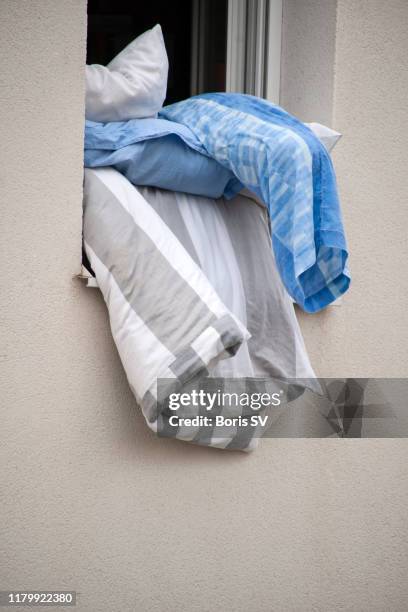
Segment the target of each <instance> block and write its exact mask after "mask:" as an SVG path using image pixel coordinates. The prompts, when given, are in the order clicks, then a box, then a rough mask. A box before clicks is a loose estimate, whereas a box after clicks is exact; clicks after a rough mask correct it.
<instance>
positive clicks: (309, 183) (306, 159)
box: [160, 93, 350, 312]
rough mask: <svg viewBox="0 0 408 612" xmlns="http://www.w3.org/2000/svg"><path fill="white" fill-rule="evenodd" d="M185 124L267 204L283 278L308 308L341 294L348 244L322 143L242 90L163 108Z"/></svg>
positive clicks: (164, 113) (299, 124)
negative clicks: (238, 92) (241, 91)
mask: <svg viewBox="0 0 408 612" xmlns="http://www.w3.org/2000/svg"><path fill="white" fill-rule="evenodd" d="M160 116H161V117H163V118H165V119H169V120H171V121H175V122H177V123H181V124H182V125H184V126H185V127H188V128H190V129H191V131H192V132H193V133H194V135H195V136H196V137H197V138H198V140H199V142H200V143H201V144H202V145H203V146H204V147H205V150H206V152H207V154H208V155H210V156H211V157H212V158H214V159H216V160H217V161H218V162H220V163H221V164H222V165H224V166H225V167H226V168H228V169H230V170H231V171H232V172H233V173H234V174H235V176H236V177H237V178H238V179H239V180H240V181H241V182H242V183H243V184H244V185H245V186H246V187H248V188H249V189H251V190H252V191H254V192H255V193H257V194H258V195H259V196H260V197H261V198H262V200H263V201H264V202H265V203H266V205H267V206H268V209H269V213H270V218H271V225H272V242H273V249H274V253H275V257H276V262H277V266H278V269H279V272H280V274H281V277H282V280H283V282H284V284H285V286H286V288H287V290H288V292H289V294H290V295H291V296H292V297H293V298H294V300H295V301H296V302H297V303H298V304H299V305H300V306H301V307H302V308H303V309H304V310H305V311H307V312H316V311H318V310H321V309H322V308H324V307H325V306H327V305H328V304H329V303H331V302H332V301H334V300H335V299H336V298H338V297H339V296H340V295H341V294H343V293H344V292H345V291H347V289H348V287H349V284H350V274H349V271H348V269H347V264H346V261H347V257H348V252H347V245H346V238H345V233H344V228H343V222H342V215H341V211H340V205H339V200H338V195H337V187H336V178H335V173H334V169H333V165H332V162H331V159H330V156H329V154H328V153H327V151H326V149H325V147H324V145H323V144H322V143H321V142H320V141H319V140H318V138H317V137H316V136H315V135H314V134H313V133H312V132H311V130H310V129H309V128H308V127H306V126H305V125H304V124H303V123H302V122H300V121H298V120H297V119H295V118H294V117H292V116H291V115H289V114H288V113H286V112H285V111H284V110H283V109H282V108H280V107H278V106H275V105H273V104H271V103H269V102H267V101H265V100H261V99H260V98H256V97H254V96H249V95H243V94H225V93H221V94H202V95H199V96H195V97H193V98H189V99H188V100H184V101H183V102H178V103H176V104H173V105H171V106H167V107H165V108H164V109H162V111H161V113H160Z"/></svg>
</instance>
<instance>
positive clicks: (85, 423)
mask: <svg viewBox="0 0 408 612" xmlns="http://www.w3.org/2000/svg"><path fill="white" fill-rule="evenodd" d="M287 1H288V0H287ZM308 1H309V0H298V2H297V3H296V2H295V3H294V4H293V2H292V1H291V2H290V4H291V7H290V8H291V14H292V16H293V15H294V17H296V8H299V10H303V11H304V5H305V4H306V3H307V2H308ZM85 4H86V3H85V0H67V1H65V2H55V0H30V1H26V2H24V1H22V0H18V1H15V0H3V1H2V2H1V3H0V11H1V15H0V17H1V19H0V23H1V28H2V32H1V37H0V41H1V42H0V49H1V57H2V62H1V72H2V81H3V83H4V84H3V86H2V110H1V113H2V115H1V122H0V129H1V130H2V133H3V138H2V144H3V149H2V181H1V190H2V200H1V201H2V204H1V205H2V234H3V235H2V241H1V245H2V258H1V261H2V267H3V269H2V287H3V291H2V294H1V315H2V316H1V321H2V337H1V356H2V368H1V438H2V443H1V445H0V460H1V468H2V469H1V472H0V479H1V488H2V506H1V518H0V521H1V532H2V536H1V541H2V549H3V550H2V558H1V561H0V578H1V580H0V583H1V588H2V589H7V588H26V589H27V588H31V589H34V588H39V589H49V588H64V589H71V588H72V589H76V590H78V591H79V592H80V593H81V595H80V602H79V605H78V606H77V609H79V610H86V611H89V612H99V611H100V612H106V611H111V610H112V611H116V610H120V611H121V612H127V611H129V612H130V611H132V612H145V611H146V612H147V611H148V612H150V611H157V612H159V611H160V612H161V611H162V610H168V611H169V612H172V611H173V610H174V611H176V610H177V611H179V610H189V611H192V612H193V611H197V612H198V611H199V612H204V611H208V612H210V611H211V612H213V611H214V612H215V611H216V610H223V611H224V610H225V611H230V610H234V611H242V612H244V611H245V612H246V611H248V610H251V612H263V611H265V612H270V611H271V610H274V611H275V610H276V611H300V610H302V612H303V611H307V610H310V611H311V610H314V611H316V610H319V611H322V612H327V611H328V610H330V611H331V610H358V611H364V612H365V611H367V612H368V611H370V612H371V611H378V612H380V611H381V612H382V611H384V610H392V611H398V612H399V611H401V612H403V611H404V610H406V609H407V607H408V593H407V587H406V574H407V569H408V559H407V556H408V554H407V535H408V534H407V522H406V505H407V502H408V494H407V493H408V483H407V470H406V465H407V460H408V445H407V441H406V440H398V441H397V440H395V441H392V440H383V441H379V440H362V441H358V440H356V441H353V440H348V441H343V442H342V441H340V440H265V441H263V443H262V445H261V447H260V449H259V450H258V451H257V452H256V453H254V454H252V455H250V456H242V455H237V454H225V453H222V452H217V451H214V450H206V449H199V448H194V447H191V446H188V445H183V444H182V443H177V442H174V441H165V440H157V439H155V438H154V437H153V435H151V434H150V432H149V431H148V430H147V428H146V426H145V425H144V422H143V419H142V418H141V416H140V415H139V414H138V413H137V411H136V409H135V403H134V401H133V398H132V395H131V393H130V391H129V389H128V387H127V384H126V381H125V376H124V374H123V371H122V368H121V366H120V363H119V359H118V356H117V354H116V351H115V348H114V345H113V342H112V339H111V336H110V331H109V327H108V320H107V316H106V310H105V307H104V304H103V301H102V299H101V296H100V294H99V293H98V292H97V291H94V290H87V289H84V288H83V287H82V286H81V285H80V283H79V281H76V280H75V279H73V276H74V275H75V274H76V272H77V271H78V268H79V261H80V248H81V181H82V169H81V165H82V153H81V149H82V130H83V64H84V61H85V35H86V6H85ZM296 4H297V5H298V6H297V7H296V6H295V5H296ZM312 4H313V5H314V6H316V2H314V3H312ZM317 4H320V6H321V8H322V10H323V9H324V10H327V3H326V2H325V0H321V1H320V3H317ZM329 4H330V9H332V6H333V3H332V2H330V3H329ZM286 8H288V7H286ZM329 12H330V11H329ZM286 14H288V13H286ZM292 18H293V17H292ZM407 18H408V5H407V3H406V2H404V1H403V0H391V1H389V2H386V3H384V2H383V0H358V1H357V0H355V1H352V0H339V6H338V11H337V26H336V28H337V37H336V47H335V49H336V54H335V55H336V63H335V70H333V71H332V72H333V78H334V83H335V87H334V96H333V92H330V91H327V92H326V93H325V95H324V100H326V101H327V100H330V99H331V98H330V96H332V98H333V100H334V113H333V122H334V127H336V128H337V129H339V130H340V131H342V132H343V133H344V139H343V141H342V143H341V144H340V145H339V146H338V150H337V152H336V155H335V163H336V167H337V171H338V176H339V184H340V190H341V194H342V199H343V205H344V212H345V220H346V225H347V229H348V235H349V240H350V248H351V251H352V261H351V265H352V270H353V287H352V289H351V291H350V293H349V295H348V296H347V297H346V298H345V300H344V303H343V305H342V306H341V307H340V308H331V309H329V310H328V311H327V312H326V313H323V314H321V315H318V316H311V317H306V316H302V325H303V327H304V330H305V335H306V340H307V344H308V346H309V348H310V351H311V354H312V357H313V359H314V361H315V363H316V365H317V367H318V369H319V370H320V372H321V373H323V374H327V375H330V374H332V375H339V374H340V373H342V374H343V373H348V374H355V375H362V374H369V375H391V376H397V375H404V374H405V375H407V332H406V330H407V322H408V321H407V315H406V310H407V309H406V303H407V291H406V290H407V280H406V269H407V264H406V261H407V257H408V252H407V244H406V225H407V215H408V213H407V209H406V200H405V197H404V196H405V194H406V193H407V172H406V161H407V154H406V145H405V141H406V137H405V134H404V125H405V126H406V123H407V118H408V111H407V105H406V89H407V87H406V76H407V75H406V69H407V62H406V57H407V53H406V52H407V49H406V35H405V32H406V30H407V25H408V24H407ZM331 19H332V17H331ZM331 23H333V22H332V21H331ZM319 24H320V25H319V28H320V29H321V28H322V27H323V26H324V24H322V23H321V22H319ZM285 27H286V28H287V32H289V31H290V29H291V23H290V22H287V23H286V24H285ZM331 27H333V26H331ZM320 31H321V30H320ZM301 36H306V38H307V37H308V36H309V34H308V29H306V30H304V29H303V30H302V32H301ZM286 40H287V38H286ZM329 42H330V41H328V44H329ZM331 44H332V43H330V44H329V47H330V48H331ZM305 45H310V40H305ZM307 48H309V47H307ZM299 49H300V50H301V49H302V45H301V44H300V42H299ZM285 52H286V51H285V48H284V63H283V67H284V66H285V61H286V59H287V58H286V57H285ZM292 61H293V58H292ZM286 65H288V64H286ZM326 69H327V70H329V72H330V71H331V68H330V66H328V67H326V68H325V70H326ZM285 78H286V79H289V81H290V80H291V79H292V83H291V85H290V87H291V88H292V91H294V88H295V83H294V82H293V78H292V77H290V78H289V76H288V75H286V76H285V74H283V79H285ZM319 79H320V77H316V80H315V83H316V85H318V83H319ZM323 80H324V79H323ZM286 82H288V81H285V80H283V85H284V91H283V96H285V95H286V96H287V99H288V100H289V94H288V92H286V93H285V87H286V85H285V83H286ZM307 82H308V81H307V79H306V80H304V81H303V86H304V87H307ZM317 92H318V87H316V92H315V96H318V94H317ZM305 99H306V98H305ZM307 100H309V101H308V102H307V105H306V107H305V115H306V111H307V112H308V113H309V112H310V114H309V115H308V116H307V117H305V118H307V119H317V120H321V121H323V120H325V117H329V115H330V104H329V105H328V106H327V104H326V102H325V105H326V107H327V108H326V109H325V110H324V113H323V111H322V115H319V116H318V117H315V116H311V113H312V110H313V109H314V108H316V109H318V102H319V98H318V97H316V98H315V99H314V101H313V96H311V95H309V94H308V97H307ZM296 105H297V106H296V108H297V109H299V110H300V111H302V108H301V98H299V99H298V100H297V101H296ZM327 109H329V110H327ZM327 113H329V114H327ZM404 275H405V277H404ZM119 602H120V603H119ZM22 609H25V608H22Z"/></svg>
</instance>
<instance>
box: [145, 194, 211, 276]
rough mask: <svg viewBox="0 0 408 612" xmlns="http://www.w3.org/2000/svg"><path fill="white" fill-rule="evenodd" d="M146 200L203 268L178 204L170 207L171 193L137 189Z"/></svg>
mask: <svg viewBox="0 0 408 612" xmlns="http://www.w3.org/2000/svg"><path fill="white" fill-rule="evenodd" d="M137 190H138V191H139V192H140V193H141V195H142V196H143V197H144V199H145V200H146V201H147V202H149V204H150V206H151V207H152V208H153V209H154V210H155V211H156V212H157V214H158V215H159V216H160V217H161V218H162V219H163V221H164V222H165V223H166V225H167V226H168V227H169V228H170V230H171V231H172V232H173V234H174V235H175V236H176V238H178V239H179V241H180V242H181V244H182V245H183V247H184V248H185V249H186V251H187V252H188V254H189V255H190V257H191V259H193V260H194V262H195V263H196V264H197V266H199V267H201V264H200V260H199V258H198V255H197V251H196V249H195V247H194V244H193V241H192V239H191V236H190V233H189V231H188V229H187V226H186V224H185V221H184V219H183V217H182V216H181V213H180V208H179V207H178V206H177V205H176V202H172V204H174V206H169V197H168V196H169V193H171V192H168V191H166V190H165V189H156V188H155V187H140V186H138V187H137Z"/></svg>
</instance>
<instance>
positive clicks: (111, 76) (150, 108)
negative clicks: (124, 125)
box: [85, 25, 169, 122]
mask: <svg viewBox="0 0 408 612" xmlns="http://www.w3.org/2000/svg"><path fill="white" fill-rule="evenodd" d="M168 70H169V61H168V59H167V53H166V47H165V45H164V40H163V34H162V30H161V27H160V25H156V26H155V27H154V28H153V29H151V30H147V32H144V33H143V34H141V36H138V37H137V38H136V39H135V40H134V41H133V42H131V43H130V44H129V45H128V46H127V47H125V49H123V51H121V52H120V53H119V55H117V56H116V57H115V58H114V59H113V60H112V61H111V62H110V63H109V64H108V65H107V66H101V65H100V64H92V65H88V66H86V73H85V74H86V98H85V108H86V118H87V119H90V120H91V121H102V122H106V121H125V120H127V119H138V118H139V119H140V118H143V117H154V116H156V114H157V112H158V111H159V110H160V109H161V108H162V106H163V102H164V99H165V97H166V90H167V74H168Z"/></svg>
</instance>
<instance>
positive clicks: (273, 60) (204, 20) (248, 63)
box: [87, 0, 282, 104]
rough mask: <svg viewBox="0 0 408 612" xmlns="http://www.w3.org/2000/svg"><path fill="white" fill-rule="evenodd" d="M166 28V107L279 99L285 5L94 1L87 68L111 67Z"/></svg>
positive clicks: (269, 1)
mask: <svg viewBox="0 0 408 612" xmlns="http://www.w3.org/2000/svg"><path fill="white" fill-rule="evenodd" d="M156 23H160V24H161V26H162V30H163V35H164V40H165V43H166V49H167V54H168V56H169V64H170V68H169V79H168V88H167V98H166V103H167V104H171V103H172V102H177V101H178V100H182V99H184V98H188V97H189V96H191V95H195V94H198V93H203V92H209V91H236V92H243V93H250V94H254V95H257V96H261V97H265V98H267V99H269V100H271V101H273V102H279V79H280V48H281V23H282V0H172V2H168V0H155V1H154V2H150V3H140V2H134V1H133V0H119V1H118V0H88V42H87V63H88V64H94V63H95V64H107V63H108V62H109V61H110V60H111V59H112V58H113V57H114V56H115V55H116V54H117V53H119V51H121V50H122V49H123V48H124V47H125V46H126V45H127V44H128V43H130V42H131V41H132V40H133V39H134V38H136V37H137V36H139V35H140V34H142V32H144V31H145V30H148V29H150V28H152V27H153V26H154V25H155V24H156Z"/></svg>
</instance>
